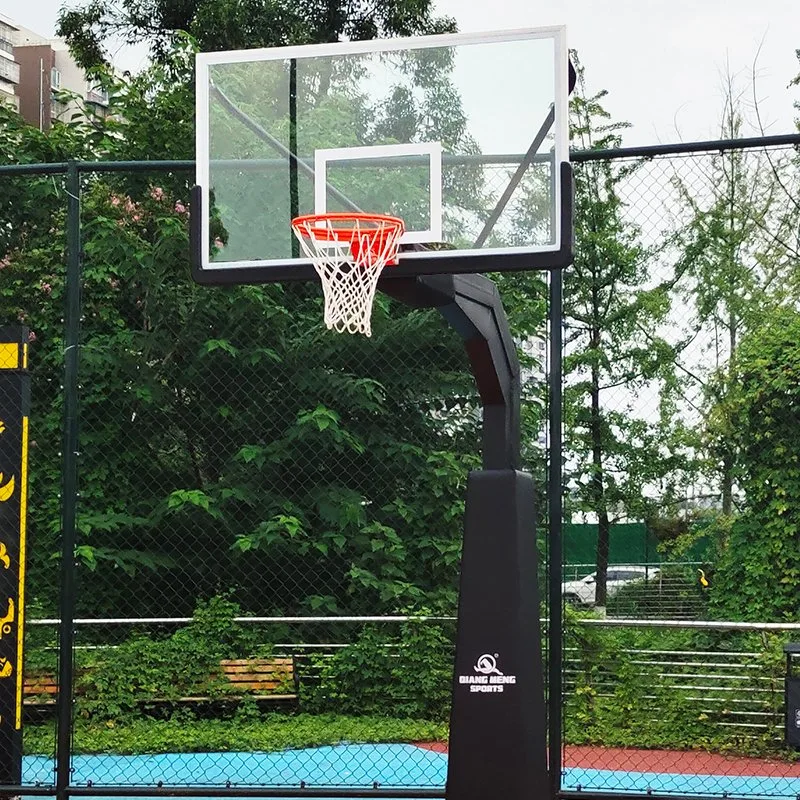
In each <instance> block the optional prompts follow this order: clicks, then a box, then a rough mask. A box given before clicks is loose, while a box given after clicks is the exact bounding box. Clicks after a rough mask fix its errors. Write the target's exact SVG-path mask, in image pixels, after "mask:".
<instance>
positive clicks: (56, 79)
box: [50, 67, 61, 89]
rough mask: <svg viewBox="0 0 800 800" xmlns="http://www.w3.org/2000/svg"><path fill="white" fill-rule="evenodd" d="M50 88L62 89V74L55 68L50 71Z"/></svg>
mask: <svg viewBox="0 0 800 800" xmlns="http://www.w3.org/2000/svg"><path fill="white" fill-rule="evenodd" d="M50 86H51V87H52V88H53V89H60V88H61V72H59V70H57V69H56V68H55V67H53V68H52V69H51V70H50Z"/></svg>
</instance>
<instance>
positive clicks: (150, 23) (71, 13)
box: [58, 0, 455, 67]
mask: <svg viewBox="0 0 800 800" xmlns="http://www.w3.org/2000/svg"><path fill="white" fill-rule="evenodd" d="M454 29H455V22H454V20H452V19H449V18H447V17H438V18H437V17H434V16H433V4H432V3H431V2H430V0H393V1H392V2H384V3H380V4H378V5H375V6H373V5H369V6H368V5H362V4H358V3H352V4H343V3H332V2H311V3H294V2H291V0H192V2H183V3H177V2H175V0H154V1H153V2H151V3H148V4H147V5H146V6H143V5H142V4H141V3H139V2H137V0H122V2H121V3H115V4H113V5H108V4H106V3H103V2H101V0H84V2H83V3H82V4H80V5H77V6H70V7H65V8H63V9H62V10H61V12H60V15H59V26H58V34H59V36H63V37H65V38H66V40H67V43H68V44H69V46H70V49H71V50H72V52H73V53H74V54H75V56H76V57H77V59H78V62H79V63H80V64H81V65H82V66H84V67H97V66H98V65H101V64H103V63H104V62H105V61H106V59H107V58H108V49H107V48H108V45H109V39H110V40H112V41H114V40H123V41H127V42H131V43H136V42H146V43H147V44H148V45H149V47H150V53H151V56H152V57H153V58H154V59H155V60H156V61H160V60H162V59H164V58H166V57H168V53H169V51H170V47H171V46H172V44H173V42H174V39H175V36H176V34H178V33H179V32H181V31H183V32H186V33H189V34H191V35H192V36H193V37H194V38H195V39H196V40H197V42H198V45H199V47H200V49H201V50H206V51H208V50H236V49H245V48H253V47H276V46H281V45H297V44H311V43H314V42H334V41H338V40H339V39H341V38H347V39H375V38H378V37H386V36H410V35H414V34H423V33H445V32H451V31H453V30H454Z"/></svg>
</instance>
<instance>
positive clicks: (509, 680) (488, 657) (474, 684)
mask: <svg viewBox="0 0 800 800" xmlns="http://www.w3.org/2000/svg"><path fill="white" fill-rule="evenodd" d="M497 659H498V655H497V653H495V654H494V655H492V654H491V653H484V654H483V655H482V656H478V660H477V661H476V662H475V666H474V667H473V668H472V671H473V672H477V673H478V674H477V675H459V676H458V682H459V683H460V684H462V685H464V686H469V691H470V694H473V693H474V694H478V693H480V694H500V693H502V692H503V691H504V689H505V688H506V687H509V686H514V685H515V684H516V682H517V676H516V675H506V674H505V673H503V672H500V670H499V669H497Z"/></svg>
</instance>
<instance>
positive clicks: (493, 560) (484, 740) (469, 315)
mask: <svg viewBox="0 0 800 800" xmlns="http://www.w3.org/2000/svg"><path fill="white" fill-rule="evenodd" d="M381 288H382V289H383V291H385V292H387V293H389V294H392V295H393V296H394V297H397V298H398V299H401V300H403V301H405V302H407V303H411V304H412V305H428V306H435V307H438V309H439V311H440V313H441V314H442V316H444V318H445V319H446V320H447V321H448V322H449V323H450V324H451V325H452V327H453V328H455V329H456V331H458V333H459V334H460V335H461V337H462V338H463V340H464V344H465V347H466V350H467V354H468V355H469V359H470V363H471V366H472V371H473V374H474V375H475V380H476V383H477V386H478V392H479V394H480V397H481V403H482V405H483V469H482V470H476V471H474V472H472V473H471V474H470V476H469V480H468V483H467V503H466V514H465V524H464V545H463V551H462V557H461V581H460V592H459V606H458V632H457V637H456V659H455V673H454V679H453V706H452V712H451V718H450V745H449V758H448V766H447V788H446V796H447V799H448V800H494V798H503V800H523V798H524V799H525V800H529V798H532V797H540V798H544V797H546V796H547V795H548V793H549V786H548V778H547V744H546V734H547V722H546V713H545V705H544V677H543V666H542V652H541V631H540V624H539V617H540V605H539V588H538V558H537V550H536V524H535V504H534V487H533V480H532V479H531V477H530V476H529V475H526V474H524V473H522V472H519V471H518V467H519V461H520V367H519V362H518V360H517V356H516V347H515V345H514V341H513V339H512V337H511V332H510V330H509V326H508V319H507V318H506V315H505V311H504V309H503V306H502V303H501V301H500V296H499V293H498V291H497V288H496V287H495V285H494V284H493V283H492V282H491V281H490V280H488V279H487V278H485V277H483V276H482V275H457V276H444V275H439V276H435V277H430V278H420V279H417V281H412V282H407V283H406V282H403V281H397V280H393V281H391V282H387V283H386V284H384V285H382V287H381Z"/></svg>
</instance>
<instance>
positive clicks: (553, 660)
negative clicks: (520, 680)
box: [547, 269, 564, 797]
mask: <svg viewBox="0 0 800 800" xmlns="http://www.w3.org/2000/svg"><path fill="white" fill-rule="evenodd" d="M563 281H564V277H563V274H562V271H561V270H560V269H554V270H551V271H550V293H549V294H550V297H549V303H548V305H549V308H548V316H549V328H550V352H549V361H550V397H549V406H550V414H549V419H548V424H549V431H548V434H549V439H550V442H549V445H550V446H549V450H550V461H549V464H548V476H547V498H548V499H547V517H548V520H547V528H548V536H549V554H550V587H549V589H550V596H549V603H548V605H549V617H550V623H549V627H548V631H547V633H548V648H547V649H548V658H549V661H548V676H547V709H548V770H549V776H550V796H551V797H557V796H558V793H559V792H560V791H561V769H562V763H561V761H562V759H561V746H562V735H563V731H562V707H561V704H562V702H563V694H564V691H563V672H562V665H563V641H562V636H563V632H562V630H561V629H562V627H563V615H562V613H561V610H562V602H563V600H562V597H561V580H562V578H561V563H562V561H563V560H564V553H563V545H562V539H561V526H562V521H563V520H562V517H563V505H564V500H563V496H562V488H561V484H562V476H561V469H562V465H561V460H562V435H563V434H562V424H563V405H562V382H563V375H562V372H563V363H562V325H563V316H564V310H563V304H564V298H563V289H564V283H563Z"/></svg>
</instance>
